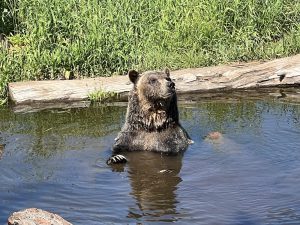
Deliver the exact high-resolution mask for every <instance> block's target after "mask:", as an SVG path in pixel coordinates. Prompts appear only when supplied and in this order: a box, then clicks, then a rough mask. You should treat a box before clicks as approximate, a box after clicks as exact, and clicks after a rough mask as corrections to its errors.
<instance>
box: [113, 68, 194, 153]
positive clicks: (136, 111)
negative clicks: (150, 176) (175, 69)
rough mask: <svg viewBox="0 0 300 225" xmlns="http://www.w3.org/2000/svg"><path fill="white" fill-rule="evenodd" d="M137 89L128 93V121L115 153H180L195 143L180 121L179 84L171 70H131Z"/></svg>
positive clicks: (116, 141)
mask: <svg viewBox="0 0 300 225" xmlns="http://www.w3.org/2000/svg"><path fill="white" fill-rule="evenodd" d="M128 76H129V79H130V81H131V82H132V83H133V88H132V90H131V91H130V93H129V96H128V107H127V113H126V121H125V124H124V125H123V127H122V129H121V131H120V133H119V134H118V136H117V138H116V139H115V143H114V145H113V152H114V153H119V152H122V151H154V152H162V153H167V154H176V153H179V152H183V151H184V150H186V149H187V147H188V145H189V144H190V143H191V142H192V141H191V140H190V137H189V135H188V134H187V132H186V131H185V130H184V129H183V127H182V126H181V125H180V123H179V116H178V108H177V96H176V91H175V84H174V82H173V81H172V80H171V78H170V71H169V69H165V70H164V71H163V72H157V71H148V72H145V73H143V74H139V73H138V72H136V71H135V70H130V71H129V72H128Z"/></svg>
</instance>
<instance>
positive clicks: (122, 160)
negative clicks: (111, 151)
mask: <svg viewBox="0 0 300 225" xmlns="http://www.w3.org/2000/svg"><path fill="white" fill-rule="evenodd" d="M126 162H127V159H126V157H125V156H124V155H113V156H111V157H109V159H108V160H107V161H106V164H107V165H111V164H117V163H126Z"/></svg>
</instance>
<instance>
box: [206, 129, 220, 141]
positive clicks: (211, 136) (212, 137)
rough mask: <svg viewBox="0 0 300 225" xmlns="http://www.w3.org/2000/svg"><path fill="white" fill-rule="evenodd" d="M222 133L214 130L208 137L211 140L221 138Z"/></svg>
mask: <svg viewBox="0 0 300 225" xmlns="http://www.w3.org/2000/svg"><path fill="white" fill-rule="evenodd" d="M222 137H223V136H222V134H221V133H220V132H218V131H214V132H210V133H209V134H208V135H207V136H206V138H207V139H209V140H219V139H220V138H222Z"/></svg>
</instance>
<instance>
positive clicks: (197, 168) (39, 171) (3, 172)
mask: <svg viewBox="0 0 300 225" xmlns="http://www.w3.org/2000/svg"><path fill="white" fill-rule="evenodd" d="M125 111H126V108H125V107H117V106H107V107H96V106H94V107H90V108H86V109H71V110H67V111H61V110H54V111H46V112H37V113H28V114H14V113H13V112H12V111H10V110H9V109H8V108H0V144H2V145H4V148H1V147H0V151H1V156H0V224H1V225H2V224H3V225H4V224H6V221H7V218H8V217H9V215H10V214H11V213H12V212H14V211H19V210H21V209H23V208H30V207H36V208H41V209H44V210H47V211H50V212H54V213H57V214H59V215H61V216H62V217H64V218H65V219H66V220H68V221H70V222H72V223H73V224H74V225H75V224H78V225H87V224H89V225H93V224H170V223H175V224H204V225H218V224H220V225H238V224H245V225H256V224H300V147H299V144H300V121H299V119H300V105H297V104H296V105H295V104H290V103H282V102H279V101H276V100H275V101H270V100H268V101H267V100H255V101H254V100H253V101H246V100H243V101H233V102H226V101H220V102H215V101H213V100H212V101H206V102H197V103H194V104H180V118H181V123H182V125H183V127H185V128H186V130H187V132H188V133H189V134H190V136H191V137H192V139H193V140H194V142H195V143H194V144H193V145H192V146H190V147H189V149H188V150H187V151H186V152H185V154H184V155H183V156H163V155H160V154H155V153H146V152H139V153H130V154H127V155H126V156H127V158H128V159H129V162H128V163H127V164H126V165H125V166H117V167H109V166H107V165H106V164H105V161H106V159H107V158H108V157H109V156H110V154H111V145H112V144H113V141H114V140H113V139H114V137H115V136H116V134H117V132H118V131H119V130H120V128H121V126H122V124H123V122H124V117H125ZM211 131H219V132H221V133H222V134H223V136H222V137H221V138H220V139H218V140H209V139H207V138H205V136H206V135H207V134H208V133H209V132H211ZM163 171H164V172H163Z"/></svg>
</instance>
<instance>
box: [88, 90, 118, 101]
mask: <svg viewBox="0 0 300 225" xmlns="http://www.w3.org/2000/svg"><path fill="white" fill-rule="evenodd" d="M118 98H119V95H118V93H116V92H113V91H104V90H96V91H94V92H92V93H90V94H89V95H88V99H89V100H90V101H91V102H92V103H93V102H99V103H106V102H111V101H114V100H117V99H118Z"/></svg>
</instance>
